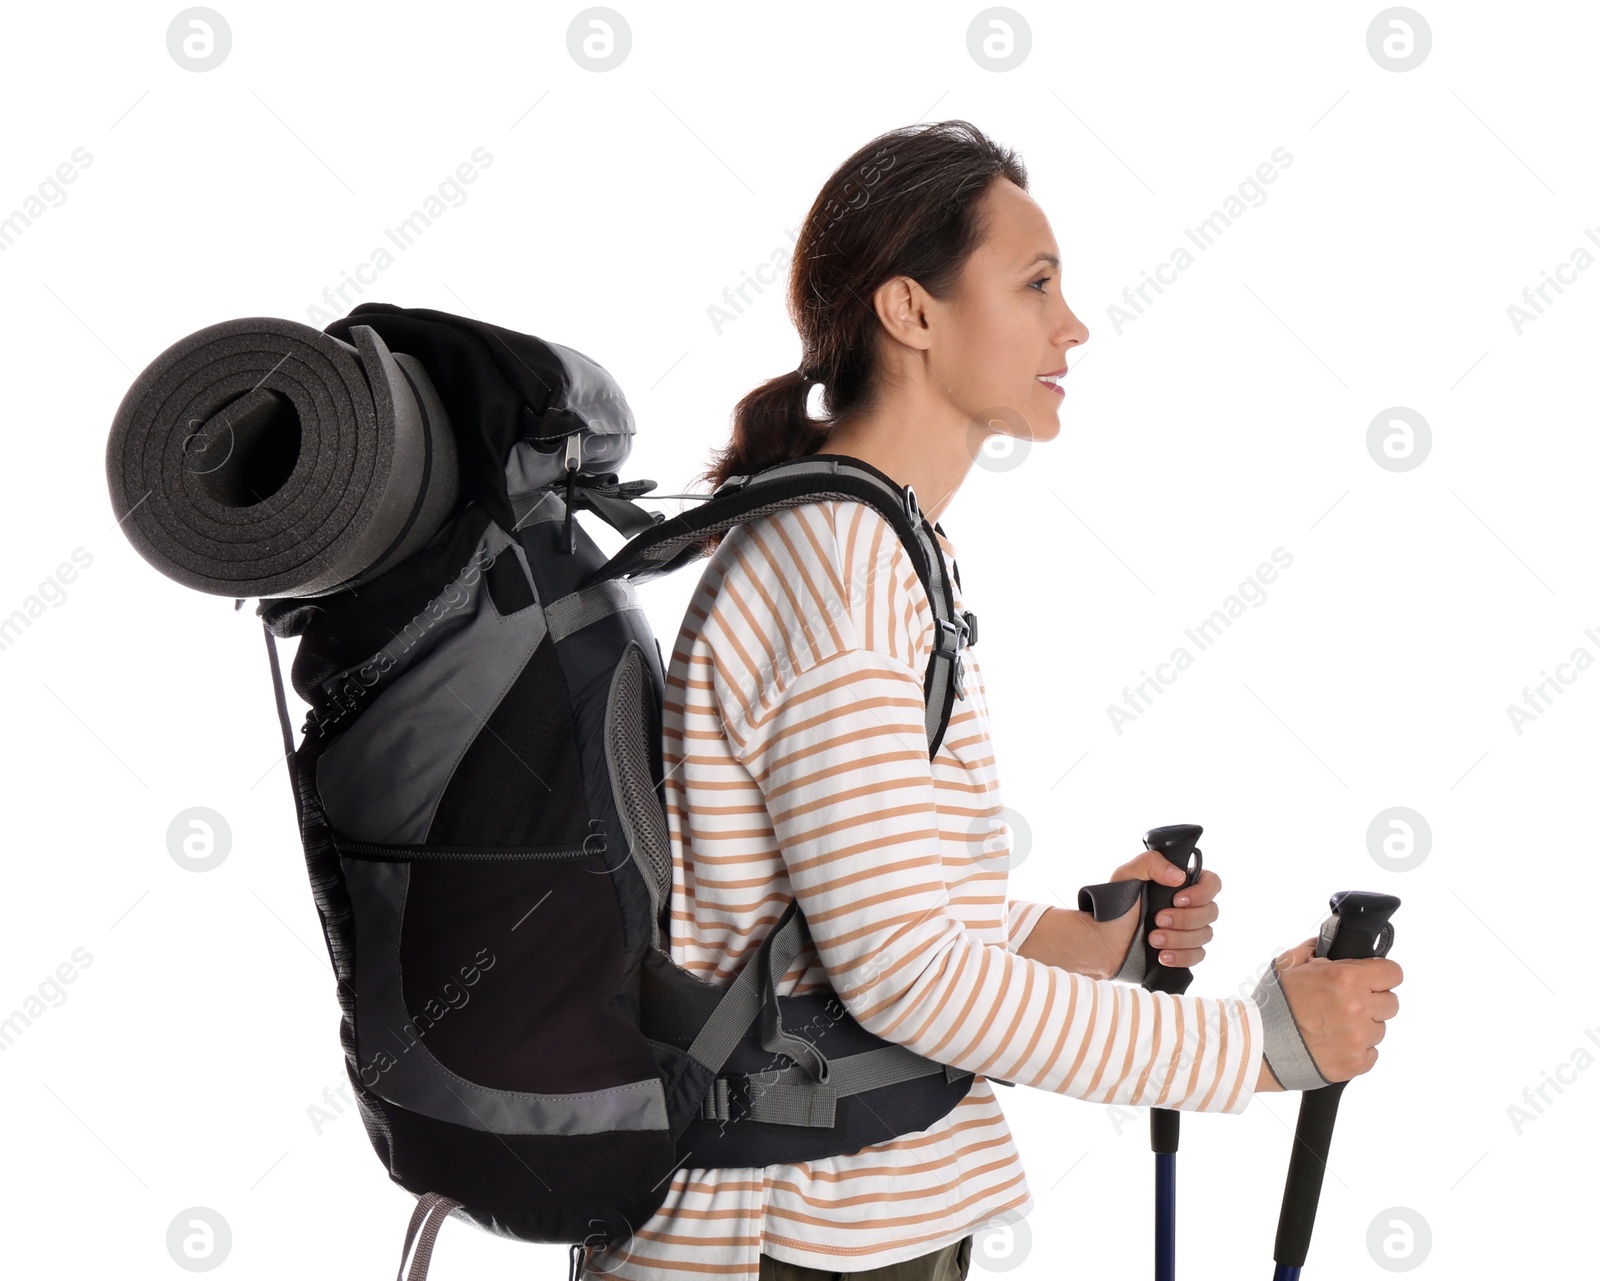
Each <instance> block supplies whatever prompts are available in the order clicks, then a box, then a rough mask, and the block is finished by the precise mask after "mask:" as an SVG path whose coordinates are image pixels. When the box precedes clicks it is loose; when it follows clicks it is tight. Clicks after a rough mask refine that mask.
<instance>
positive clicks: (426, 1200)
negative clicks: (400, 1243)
mask: <svg viewBox="0 0 1600 1281" xmlns="http://www.w3.org/2000/svg"><path fill="white" fill-rule="evenodd" d="M460 1205H461V1202H459V1201H455V1200H452V1199H451V1198H450V1197H447V1196H445V1195H444V1194H443V1193H440V1192H424V1193H423V1194H422V1195H421V1196H419V1197H418V1198H417V1208H416V1209H415V1210H413V1211H412V1212H411V1223H410V1225H409V1226H408V1227H407V1228H406V1244H405V1249H403V1250H402V1251H401V1252H400V1270H399V1271H398V1272H396V1273H395V1281H428V1262H429V1260H431V1259H432V1258H433V1242H434V1239H435V1238H436V1237H437V1236H438V1235H439V1229H440V1227H442V1226H443V1224H444V1221H445V1220H446V1219H447V1218H449V1217H450V1215H451V1213H452V1212H453V1211H455V1210H456V1209H457V1208H458V1207H459V1206H460ZM418 1228H421V1229H422V1235H421V1237H420V1238H418V1236H417V1229H418ZM412 1241H416V1244H417V1254H416V1257H415V1258H414V1259H412V1260H411V1271H410V1272H407V1271H406V1258H407V1256H408V1255H410V1254H411V1243H412Z"/></svg>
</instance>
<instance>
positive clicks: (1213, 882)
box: [1092, 850, 1222, 968]
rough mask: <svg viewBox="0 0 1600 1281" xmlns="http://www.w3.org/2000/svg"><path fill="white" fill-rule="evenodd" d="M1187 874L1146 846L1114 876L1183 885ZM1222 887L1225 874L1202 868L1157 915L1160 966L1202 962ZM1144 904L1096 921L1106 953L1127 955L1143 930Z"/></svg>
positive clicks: (1154, 935) (1155, 936)
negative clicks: (1193, 881)
mask: <svg viewBox="0 0 1600 1281" xmlns="http://www.w3.org/2000/svg"><path fill="white" fill-rule="evenodd" d="M1185 876H1187V873H1186V872H1185V871H1184V870H1183V869H1182V868H1181V867H1174V866H1173V865H1172V864H1171V863H1169V862H1167V860H1166V858H1165V857H1164V856H1163V855H1162V854H1160V853H1159V852H1158V851H1156V850H1141V851H1140V853H1139V855H1138V857H1136V858H1134V859H1131V860H1129V861H1128V862H1126V863H1124V864H1123V865H1122V866H1121V867H1119V868H1118V869H1117V870H1116V871H1115V872H1113V873H1112V874H1111V879H1112V880H1113V881H1129V880H1144V881H1156V882H1159V883H1160V884H1163V885H1182V884H1183V881H1184V878H1185ZM1221 889H1222V878H1221V877H1220V876H1218V875H1217V874H1216V873H1215V872H1213V871H1212V870H1211V869H1210V868H1209V867H1208V868H1204V869H1202V870H1201V872H1200V877H1199V879H1198V880H1197V881H1195V883H1194V884H1193V885H1189V886H1186V887H1185V888H1183V889H1182V890H1179V891H1178V894H1177V896H1176V897H1175V898H1174V899H1173V904H1172V906H1171V907H1169V908H1163V909H1162V910H1161V911H1160V912H1158V913H1157V914H1156V922H1155V924H1156V928H1155V929H1154V930H1152V931H1151V932H1150V944H1151V946H1152V947H1155V948H1159V949H1160V954H1159V955H1160V964H1162V965H1170V966H1173V967H1175V968H1178V967H1186V966H1195V965H1198V964H1199V963H1200V962H1201V961H1202V960H1203V959H1204V958H1205V954H1206V949H1205V945H1206V944H1207V943H1209V942H1210V941H1211V937H1212V931H1211V922H1212V921H1214V920H1216V919H1217V904H1216V897H1217V894H1218V892H1219V891H1220V890H1221ZM1141 907H1142V905H1141V904H1139V903H1135V904H1134V905H1133V906H1132V907H1130V908H1129V909H1128V910H1127V911H1126V912H1125V913H1123V914H1122V915H1121V916H1119V917H1118V918H1117V919H1116V920H1114V921H1093V922H1092V924H1093V926H1094V929H1095V930H1096V931H1097V932H1098V933H1099V934H1100V937H1101V940H1102V941H1103V943H1104V948H1103V949H1101V951H1102V955H1109V956H1114V957H1117V958H1119V959H1120V958H1121V957H1124V956H1126V955H1127V954H1128V948H1129V946H1130V945H1131V944H1132V943H1133V936H1134V934H1135V933H1137V932H1138V929H1139V918H1140V914H1141Z"/></svg>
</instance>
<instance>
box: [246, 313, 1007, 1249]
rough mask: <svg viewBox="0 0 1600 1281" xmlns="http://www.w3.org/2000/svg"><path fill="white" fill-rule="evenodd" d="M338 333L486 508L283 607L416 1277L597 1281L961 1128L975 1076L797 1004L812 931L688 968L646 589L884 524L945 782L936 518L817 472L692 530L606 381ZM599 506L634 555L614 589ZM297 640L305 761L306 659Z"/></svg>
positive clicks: (352, 997) (318, 896) (947, 595)
mask: <svg viewBox="0 0 1600 1281" xmlns="http://www.w3.org/2000/svg"><path fill="white" fill-rule="evenodd" d="M363 329H364V330H366V332H362V331H363ZM324 332H325V333H328V334H331V335H333V336H335V337H337V338H340V339H342V340H347V341H350V342H352V343H353V344H354V345H355V346H356V347H358V348H359V349H360V350H361V351H362V352H363V353H368V352H371V351H373V350H376V349H378V348H386V349H387V350H388V351H391V352H393V353H394V355H395V356H396V357H397V358H398V359H399V360H400V363H401V365H402V366H403V368H404V370H405V371H406V374H407V377H408V379H409V381H410V383H411V385H412V389H413V391H414V392H415V393H416V401H417V403H418V405H419V406H420V407H421V412H422V415H423V419H424V422H423V427H424V433H423V435H424V437H425V438H426V439H429V440H432V441H435V442H441V441H443V440H444V439H446V438H449V439H451V440H453V442H454V450H455V459H454V466H455V467H456V470H457V473H458V477H459V490H460V493H459V501H458V503H457V504H456V506H455V508H454V510H453V511H452V512H451V513H450V514H449V515H448V517H447V518H446V519H444V520H443V522H442V524H440V525H439V527H438V529H437V531H436V532H435V533H434V534H433V535H432V536H431V537H430V538H429V539H428V540H427V541H426V543H425V544H422V545H421V546H420V547H413V549H412V550H410V551H409V552H408V554H405V555H404V557H403V559H398V560H395V559H394V558H393V557H392V556H391V557H390V562H389V563H387V564H383V563H381V558H380V563H379V564H377V565H376V566H375V567H374V569H373V570H371V571H369V572H367V573H364V574H361V575H359V576H357V577H355V578H352V579H349V580H347V581H346V582H344V583H340V584H338V585H337V586H334V587H332V588H330V589H328V590H325V591H322V592H320V593H318V594H315V595H307V596H297V597H276V598H271V599H264V600H261V601H260V602H259V604H258V606H257V610H256V613H257V615H258V616H259V617H260V618H261V620H262V622H263V626H264V628H265V631H266V644H267V649H268V653H269V655H270V659H271V669H272V680H273V688H274V692H275V695H276V700H277V706H278V714H279V720H280V724H281V727H282V731H283V743H284V751H285V754H286V757H287V760H288V765H289V776H290V781H291V785H292V788H293V792H294V798H295V806H296V813H297V817H298V822H299V827H300V835H301V840H302V844H303V847H304V852H305V858H306V866H307V871H308V874H309V876H310V880H311V886H312V892H313V896H314V898H315V900H316V905H317V912H318V915H319V917H320V920H321V925H322V931H323V936H324V939H325V941H326V943H327V947H328V953H329V957H330V959H331V961H332V964H333V970H334V975H335V978H336V984H337V992H338V1000H339V1006H340V1011H341V1019H340V1028H339V1030H340V1041H341V1044H342V1046H343V1050H344V1063H345V1070H346V1074H347V1076H348V1077H349V1080H350V1085H351V1088H352V1090H353V1092H354V1097H355V1100H356V1102H357V1104H358V1107H359V1110H360V1114H361V1117H362V1121H363V1124H364V1125H365V1128H366V1131H367V1135H368V1138H369V1139H370V1141H371V1143H372V1146H373V1148H374V1149H375V1150H376V1152H377V1154H378V1156H379V1157H380V1158H381V1159H382V1161H383V1162H384V1165H385V1166H386V1167H387V1169H388V1172H389V1177H390V1179H391V1180H392V1181H393V1182H395V1183H398V1184H399V1185H400V1186H401V1187H403V1188H405V1189H406V1190H407V1191H408V1192H411V1193H412V1194H414V1195H415V1196H416V1197H417V1198H418V1202H417V1206H416V1210H415V1213H414V1214H413V1217H412V1220H411V1223H410V1226H409V1228H408V1231H407V1235H406V1246H405V1251H404V1252H403V1254H402V1259H401V1269H402V1271H403V1270H404V1269H405V1262H406V1257H407V1256H409V1255H411V1253H412V1247H413V1244H415V1246H416V1252H415V1256H414V1258H413V1262H412V1269H411V1273H410V1275H411V1276H412V1277H413V1278H421V1277H424V1276H425V1275H426V1272H427V1267H428V1259H429V1255H430V1253H431V1249H432V1245H433V1241H434V1238H435V1236H436V1234H437V1232H438V1230H439V1227H440V1226H441V1224H442V1222H443V1220H444V1218H445V1217H448V1216H450V1215H455V1216H456V1217H459V1218H464V1219H466V1220H468V1221H470V1222H472V1223H474V1224H476V1225H477V1226H479V1227H480V1228H483V1229H485V1230H487V1231H490V1232H494V1233H496V1234H498V1235H502V1236H506V1237H511V1238H515V1239H518V1240H523V1241H529V1242H543V1243H556V1242H562V1243H569V1244H572V1245H573V1247H574V1269H575V1272H576V1267H577V1266H578V1264H577V1259H578V1257H579V1252H580V1251H581V1250H582V1248H583V1247H584V1246H585V1245H588V1246H607V1245H611V1244H614V1243H617V1242H619V1241H621V1240H622V1239H624V1238H626V1237H627V1236H629V1235H631V1234H632V1232H633V1231H634V1230H635V1229H636V1228H638V1227H639V1226H640V1225H641V1224H642V1223H643V1222H644V1221H645V1220H646V1219H648V1218H649V1217H650V1216H651V1215H652V1214H654V1213H655V1212H656V1210H657V1209H658V1208H659V1207H660V1205H661V1204H662V1202H663V1201H664V1200H665V1198H666V1193H667V1188H668V1184H669V1182H670V1176H671V1174H672V1173H673V1172H674V1171H675V1170H677V1169H678V1168H680V1167H681V1166H684V1165H686V1164H687V1163H688V1161H689V1159H690V1158H691V1157H692V1158H693V1163H694V1166H695V1167H697V1168H711V1167H749V1166H766V1165H773V1164H788V1163H793V1162H797V1161H804V1160H809V1159H813V1158H818V1157H825V1156H833V1155H842V1154H849V1153H854V1152H857V1151H859V1150H861V1149H862V1148H863V1147H866V1146H868V1145H869V1144H873V1143H880V1142H884V1141H886V1140H888V1139H890V1138H892V1137H895V1136H896V1135H899V1134H906V1133H911V1132H914V1131H918V1130H922V1129H926V1128H927V1127H928V1126H930V1125H932V1124H933V1123H934V1122H935V1121H937V1120H938V1119H939V1118H940V1117H942V1116H944V1115H945V1114H947V1113H948V1112H949V1111H950V1109H951V1108H953V1107H954V1106H955V1105H956V1104H957V1103H958V1102H959V1101H960V1100H961V1099H962V1098H963V1097H964V1096H965V1095H966V1093H967V1091H968V1090H969V1089H970V1087H971V1084H972V1080H973V1075H972V1073H970V1072H968V1071H965V1070H962V1069H957V1068H954V1067H951V1066H949V1065H943V1064H939V1063H937V1062H934V1061H932V1060H929V1059H926V1058H923V1057H921V1056H919V1055H917V1054H915V1053H913V1052H912V1051H911V1050H909V1049H907V1048H906V1047H904V1046H901V1045H897V1044H894V1043H892V1042H889V1041H886V1040H884V1039H882V1038H879V1037H877V1036H874V1035H872V1034H871V1033H869V1032H867V1031H866V1029H865V1028H863V1027H861V1026H860V1025H859V1024H858V1023H856V1022H855V1021H854V1020H853V1019H852V1018H851V1017H850V1016H849V1014H848V1013H847V1012H846V1011H845V1010H844V1008H843V1006H842V1003H840V1002H839V1000H838V999H837V997H836V996H833V995H832V994H811V995H806V996H778V995H777V994H776V991H775V984H776V982H777V980H778V979H779V978H781V977H782V975H783V974H784V973H785V972H786V970H787V969H788V968H789V966H790V965H791V964H792V962H793V961H794V959H795V958H796V956H797V955H798V954H799V951H800V949H801V947H802V946H803V943H804V940H805V937H806V936H805V934H804V929H805V920H804V917H803V915H802V914H801V913H800V912H799V911H798V908H797V904H796V903H794V902H793V901H791V902H790V904H789V906H788V908H787V910H786V911H785V912H784V913H783V914H782V916H781V917H780V918H779V920H778V922H777V924H776V925H775V926H774V927H773V928H772V930H771V931H770V932H769V933H768V934H767V936H766V937H765V939H764V940H763V942H762V943H761V945H760V947H759V949H758V950H757V951H756V952H754V953H753V954H752V956H751V958H750V960H749V962H748V963H746V964H745V965H744V966H743V968H742V970H741V972H740V974H739V975H738V977H737V979H736V980H735V981H734V982H733V983H732V984H731V986H727V987H718V986H715V985H712V984H709V983H707V982H705V981H704V980H702V979H700V978H698V977H696V976H695V975H694V974H692V973H690V972H689V971H687V970H685V969H683V968H681V967H680V966H678V965H677V964H675V963H674V962H673V961H672V959H671V956H670V954H669V951H668V949H667V944H666V937H667V931H668V919H669V912H670V907H671V899H672V854H671V848H670V843H669V838H668V829H667V825H666V814H665V808H664V802H663V793H662V780H663V777H664V773H665V769H666V765H665V762H664V760H663V752H662V746H661V743H662V739H661V730H662V713H663V698H664V693H665V684H664V673H663V666H664V664H663V661H662V655H661V648H660V644H659V642H658V641H657V639H656V637H655V634H654V632H653V631H652V629H651V626H650V623H649V621H648V619H647V618H646V615H645V613H644V610H643V608H642V607H641V605H640V603H639V599H638V595H637V592H636V587H637V585H638V584H640V583H642V582H645V581H647V580H649V579H652V578H655V577H657V576H659V575H662V574H667V573H671V572H673V571H674V570H676V569H679V568H681V567H682V566H683V565H685V564H688V563H690V562H692V561H694V560H696V559H698V558H700V557H702V556H704V555H705V554H706V553H707V551H708V546H707V542H706V540H707V536H708V535H710V534H713V533H715V532H717V531H722V530H726V529H729V528H731V527H732V526H734V525H736V524H738V523H740V522H741V521H747V520H752V519H754V518H756V517H758V516H760V515H762V514H764V513H767V512H772V511H777V510H781V509H783V508H787V507H793V506H796V505H799V504H801V503H809V502H817V501H821V500H826V499H850V500H853V501H857V502H865V503H869V504H871V505H872V506H873V507H874V508H875V509H876V510H877V511H879V512H880V513H881V514H882V515H883V516H884V517H885V519H887V520H888V521H889V523H890V524H891V525H892V526H893V527H894V529H895V532H896V534H897V535H898V536H899V537H900V539H901V541H902V543H903V544H904V546H905V548H906V550H907V552H908V554H909V555H910V558H911V561H912V563H913V565H914V566H915V568H916V572H917V575H918V577H919V578H920V580H921V582H922V585H923V588H924V590H925V591H926V593H927V598H928V600H929V601H930V602H931V604H932V606H933V611H934V614H935V617H936V620H937V622H936V627H937V635H936V636H935V638H934V645H933V649H932V653H931V656H930V659H929V663H928V668H927V674H926V678H925V682H924V693H925V696H926V705H927V716H926V729H927V737H928V750H929V755H930V757H931V756H932V755H934V754H935V753H937V751H938V748H939V744H940V742H941V741H942V739H943V736H944V732H945V728H946V725H947V723H948V720H949V718H950V714H951V708H952V704H953V701H954V700H955V699H956V698H958V697H964V694H965V691H964V689H963V686H962V653H963V650H964V648H965V646H966V645H967V644H969V643H971V641H972V639H973V637H974V634H975V629H976V619H975V618H974V617H973V616H972V614H971V613H970V612H965V613H963V614H960V615H957V614H955V612H954V598H953V594H952V592H951V588H950V583H949V582H948V580H947V576H946V574H945V572H944V571H945V567H944V563H943V560H942V558H941V554H940V551H939V548H938V545H937V543H936V542H935V539H934V532H935V530H937V531H938V532H940V533H942V532H943V531H942V529H939V527H938V526H936V525H930V523H929V521H928V519H927V517H926V516H925V515H924V514H923V513H922V512H921V511H920V510H919V509H918V506H917V501H916V496H915V494H914V493H913V492H912V490H911V488H910V487H909V486H904V487H902V486H899V485H896V484H895V483H894V482H893V481H892V480H890V478H889V477H887V476H885V475H884V474H883V473H882V472H880V471H878V470H877V469H876V468H874V467H872V466H870V465H869V464H867V463H865V462H863V461H861V460H858V459H853V458H849V457H846V456H843V455H829V454H812V455H810V456H807V457H805V458H802V459H799V460H796V461H793V462H789V463H783V464H779V465H777V466H774V467H770V468H767V469H766V470H764V471H761V472H758V473H756V474H755V475H751V476H739V477H734V478H731V479H730V480H729V481H727V482H726V483H725V484H723V485H722V486H721V487H720V488H718V489H717V490H716V492H715V494H714V495H712V496H711V497H709V498H707V499H705V501H703V502H702V503H701V504H700V505H699V506H697V507H695V508H693V509H691V510H689V511H686V512H684V513H682V514H680V515H678V516H675V517H672V518H670V519H666V518H664V517H663V515H662V514H660V513H654V514H653V513H650V512H647V511H645V510H644V509H643V508H641V507H639V506H638V505H637V504H636V503H635V502H634V501H633V500H634V499H635V498H637V497H639V496H641V495H643V494H645V493H646V492H647V491H648V490H650V489H652V488H654V485H655V482H653V481H648V480H639V481H629V482H619V481H618V478H617V473H616V470H615V468H616V467H617V466H618V465H619V464H620V463H621V461H622V460H623V459H624V458H626V456H627V453H628V450H629V447H630V445H631V438H632V435H633V431H634V424H633V419H632V416H631V413H630V412H629V410H628V407H627V404H626V401H625V400H624V399H623V397H622V394H621V391H620V389H619V388H618V387H617V386H616V384H615V383H614V382H613V381H612V380H611V378H610V376H609V375H608V374H607V373H606V372H605V370H603V369H602V368H601V367H600V366H599V365H597V364H595V363H594V362H593V361H591V360H589V359H588V358H587V357H585V356H583V355H582V354H581V353H578V352H575V351H573V350H572V349H570V348H566V347H562V346H560V345H559V344H555V343H548V342H545V341H542V340H541V339H538V338H536V337H533V336H531V335H526V334H518V333H515V332H514V331H511V330H507V329H502V328H499V327H497V326H492V325H487V324H484V323H482V322H478V321H474V320H469V319H466V318H464V317H460V316H454V315H451V314H449V313H446V312H438V311H430V310H425V309H414V308H413V309H406V308H399V307H395V306H392V305H389V304H381V303H365V304H362V305H360V306H358V307H356V308H355V309H354V311H352V312H351V313H350V314H349V315H348V316H346V317H344V318H342V319H340V320H337V321H334V322H333V323H332V324H330V325H329V326H328V327H327V329H326V330H325V331H324ZM402 353H403V355H402ZM447 456H448V451H443V452H442V453H441V452H437V451H433V450H430V451H429V452H428V454H427V457H428V458H430V459H434V460H435V461H436V462H437V461H438V460H439V459H441V458H446V457H447ZM683 497H690V496H688V495H685V496H683ZM693 497H699V496H698V495H695V496H693ZM421 505H422V500H421V498H420V497H419V499H418V507H419V508H420V507H421ZM576 510H588V511H591V512H593V513H595V514H596V515H598V516H599V517H601V518H602V519H604V520H606V521H607V523H608V524H610V525H612V526H613V527H614V528H616V529H617V530H618V531H619V532H620V533H622V534H623V535H624V536H625V537H627V538H628V539H629V541H628V542H627V544H626V545H625V546H624V547H623V548H622V549H621V550H620V551H618V552H617V553H616V554H615V555H614V556H612V557H610V558H609V559H607V558H606V557H605V556H604V555H603V554H602V553H601V552H600V550H599V549H598V547H597V546H596V545H595V543H594V542H593V541H592V540H591V539H590V538H589V537H588V535H587V533H586V532H585V530H584V529H583V527H582V525H581V524H579V523H578V522H577V521H576V520H574V519H573V513H574V511H576ZM412 516H413V518H415V516H416V511H413V513H412ZM423 532H425V531H423ZM401 544H402V540H401V539H400V538H399V537H397V538H395V539H394V540H393V541H392V542H391V543H390V551H391V552H392V551H393V550H394V549H395V547H396V546H399V545H401ZM957 585H958V586H959V579H958V580H957ZM242 603H243V602H242V600H241V601H239V602H238V603H237V604H236V608H237V607H238V605H242ZM292 636H293V637H299V647H298V650H297V652H296V654H295V657H294V662H293V666H292V669H291V679H292V682H293V684H294V687H295V689H296V691H297V692H298V693H299V694H300V696H301V697H302V698H303V699H304V700H305V701H306V702H307V703H308V704H309V705H310V711H309V713H308V714H307V717H306V719H305V722H304V724H303V726H302V727H301V741H300V743H299V746H298V747H296V745H295V743H294V736H293V733H292V731H291V728H290V721H289V713H288V708H287V704H286V702H285V696H284V686H283V676H282V673H281V671H280V669H279V664H278V655H277V647H276V643H275V638H288V637H292ZM1007 1084H1009V1082H1008V1083H1007Z"/></svg>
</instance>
